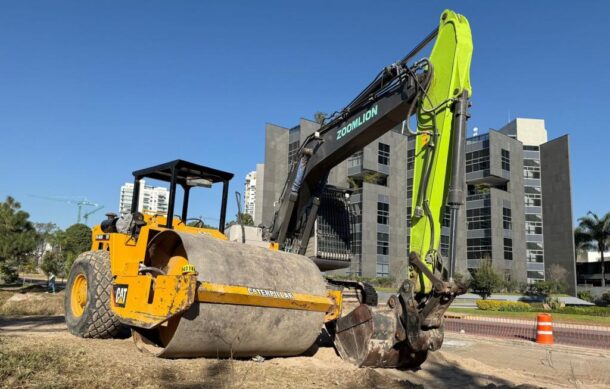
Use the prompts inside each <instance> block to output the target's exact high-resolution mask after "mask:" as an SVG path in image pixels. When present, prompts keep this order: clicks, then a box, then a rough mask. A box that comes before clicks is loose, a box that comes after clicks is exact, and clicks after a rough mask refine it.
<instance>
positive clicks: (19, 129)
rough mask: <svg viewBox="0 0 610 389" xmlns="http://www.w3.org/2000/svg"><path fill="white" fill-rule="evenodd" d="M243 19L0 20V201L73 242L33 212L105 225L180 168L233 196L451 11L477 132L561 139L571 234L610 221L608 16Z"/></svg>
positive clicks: (211, 14)
mask: <svg viewBox="0 0 610 389" xmlns="http://www.w3.org/2000/svg"><path fill="white" fill-rule="evenodd" d="M242 3H243V4H238V3H237V2H233V1H222V2H203V1H179V2H171V1H130V2H120V1H114V2H110V1H106V2H83V1H53V2H51V1H27V2H18V1H12V2H8V1H7V2H3V3H2V5H0V58H1V60H0V134H1V135H2V138H1V139H2V143H1V144H2V152H1V153H0V168H1V179H0V196H1V197H2V198H4V197H5V196H6V195H12V196H14V197H16V198H17V200H19V201H20V202H21V203H22V205H23V208H24V209H25V210H27V211H28V212H30V214H31V217H32V219H33V220H34V221H39V222H46V221H53V222H56V223H58V224H59V225H60V226H62V227H66V226H68V225H70V224H71V223H73V222H74V221H75V219H76V209H75V207H73V206H70V205H66V204H62V203H56V202H52V201H47V200H42V199H38V198H34V197H31V196H30V194H38V195H45V196H65V197H79V196H86V197H87V198H88V199H89V200H91V201H95V202H99V203H101V204H104V205H105V206H106V209H105V210H115V211H116V209H117V206H118V195H119V187H120V186H121V184H123V183H124V182H126V181H131V179H132V177H131V171H132V170H134V169H137V168H142V167H146V166H148V165H151V164H156V163H160V162H165V161H167V160H171V159H175V158H183V159H186V160H192V161H194V162H198V163H201V164H206V165H210V166H213V167H217V168H220V169H223V170H228V171H231V172H233V173H235V175H236V178H235V179H234V181H233V184H232V187H231V193H232V192H233V191H234V190H240V191H241V190H243V178H244V176H245V174H246V173H247V172H248V171H250V170H253V169H254V168H255V164H256V163H260V162H262V161H263V157H264V128H265V123H267V122H273V123H276V124H280V125H284V126H293V125H295V124H296V123H297V122H298V119H299V118H300V117H306V118H312V117H313V114H314V112H316V111H326V112H330V111H334V110H335V109H337V108H341V107H342V106H343V105H344V104H345V103H347V102H348V101H349V100H350V99H351V98H352V97H354V96H355V94H356V93H357V92H359V90H360V89H362V88H363V87H364V86H365V85H366V84H367V83H368V82H369V81H370V79H371V77H373V76H374V75H375V74H376V73H377V72H378V71H379V70H380V69H381V68H382V67H383V66H385V65H387V64H389V63H391V62H393V61H395V60H397V59H399V58H401V57H402V56H403V55H404V54H405V53H406V52H407V51H409V50H410V49H411V48H412V47H413V46H414V45H415V44H417V43H418V42H419V41H420V40H421V39H422V38H423V37H424V36H425V35H427V34H428V33H429V32H430V31H431V30H432V29H433V28H434V27H435V26H436V24H437V22H438V18H439V15H440V14H441V12H442V10H443V9H444V8H446V7H455V8H454V9H455V10H456V11H457V12H459V13H462V14H464V15H466V16H467V17H468V19H469V20H470V24H471V28H472V31H473V40H474V50H475V51H474V58H473V62H472V70H471V78H472V85H473V91H474V95H473V109H472V119H471V121H470V124H469V125H470V128H472V127H474V126H476V127H479V128H480V129H481V130H485V129H487V128H490V127H491V128H499V127H501V126H502V125H504V124H505V123H506V122H507V120H508V118H509V117H510V118H514V117H515V116H520V117H532V118H543V119H545V120H546V126H547V130H548V132H549V137H550V138H554V137H557V136H560V135H563V134H566V133H568V134H570V137H571V153H572V179H573V208H574V215H575V217H577V216H580V215H583V214H584V213H586V212H587V211H588V210H592V211H595V212H599V213H602V212H606V211H610V205H609V202H608V198H609V197H610V180H609V179H608V178H609V173H608V168H609V166H610V163H609V162H610V150H609V145H610V131H609V129H610V125H609V124H608V122H607V116H606V113H607V112H608V107H607V103H604V101H606V98H605V97H604V96H605V95H606V93H607V91H608V88H609V87H610V53H609V50H608V49H609V48H610V45H609V44H608V35H607V28H605V27H604V26H605V25H606V24H607V18H608V15H610V2H605V1H587V2H574V1H528V2H513V1H504V2H491V1H461V2H449V1H434V2H422V1H378V2H370V1H349V2H347V1H346V2H329V1H321V0H318V1H307V2H286V1H277V2H270V1H269V2H251V1H243V2H242ZM603 105H604V106H606V108H604V107H603ZM215 204H216V202H209V203H204V202H200V204H198V206H199V207H200V208H201V210H200V211H197V210H196V211H194V213H196V214H202V215H206V216H213V215H216V210H215V209H213V208H214V207H215ZM234 214H235V206H234V205H233V201H232V202H231V207H230V210H229V215H234ZM101 217H102V215H101V213H98V214H97V215H96V218H95V219H96V221H97V220H100V219H101Z"/></svg>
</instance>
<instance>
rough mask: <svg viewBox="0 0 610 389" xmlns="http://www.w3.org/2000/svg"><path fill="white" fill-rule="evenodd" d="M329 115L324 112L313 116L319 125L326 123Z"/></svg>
mask: <svg viewBox="0 0 610 389" xmlns="http://www.w3.org/2000/svg"><path fill="white" fill-rule="evenodd" d="M327 116H328V115H327V114H325V113H324V112H320V111H318V112H316V113H314V114H313V121H314V122H316V123H318V124H324V121H325V120H326V117H327Z"/></svg>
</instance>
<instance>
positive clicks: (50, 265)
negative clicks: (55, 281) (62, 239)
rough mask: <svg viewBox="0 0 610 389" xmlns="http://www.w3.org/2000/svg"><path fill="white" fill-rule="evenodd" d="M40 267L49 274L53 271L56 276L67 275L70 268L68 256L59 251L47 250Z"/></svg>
mask: <svg viewBox="0 0 610 389" xmlns="http://www.w3.org/2000/svg"><path fill="white" fill-rule="evenodd" d="M40 268H41V269H42V271H43V272H44V274H46V275H47V276H48V275H50V274H51V273H53V274H55V275H56V276H60V277H65V276H66V274H67V272H68V271H69V269H66V258H65V257H64V256H63V255H62V254H61V253H60V252H58V251H47V252H46V253H45V254H44V256H43V259H42V265H40Z"/></svg>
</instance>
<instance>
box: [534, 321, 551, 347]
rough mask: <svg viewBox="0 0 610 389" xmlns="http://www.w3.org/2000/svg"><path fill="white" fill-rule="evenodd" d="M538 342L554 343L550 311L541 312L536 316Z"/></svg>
mask: <svg viewBox="0 0 610 389" xmlns="http://www.w3.org/2000/svg"><path fill="white" fill-rule="evenodd" d="M536 321H537V325H536V343H540V344H553V322H552V320H551V315H550V314H549V313H539V314H538V317H537V318H536Z"/></svg>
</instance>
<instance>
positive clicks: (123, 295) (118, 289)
mask: <svg viewBox="0 0 610 389" xmlns="http://www.w3.org/2000/svg"><path fill="white" fill-rule="evenodd" d="M128 287H129V286H128V285H114V287H113V289H112V292H113V293H112V294H113V296H114V297H113V299H114V305H116V306H117V307H124V306H125V303H126V302H127V288H128Z"/></svg>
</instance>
